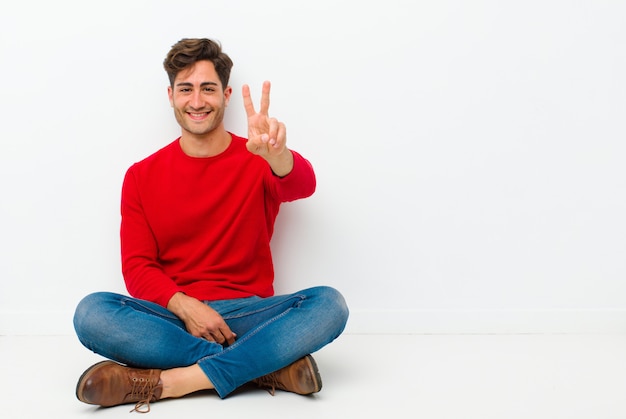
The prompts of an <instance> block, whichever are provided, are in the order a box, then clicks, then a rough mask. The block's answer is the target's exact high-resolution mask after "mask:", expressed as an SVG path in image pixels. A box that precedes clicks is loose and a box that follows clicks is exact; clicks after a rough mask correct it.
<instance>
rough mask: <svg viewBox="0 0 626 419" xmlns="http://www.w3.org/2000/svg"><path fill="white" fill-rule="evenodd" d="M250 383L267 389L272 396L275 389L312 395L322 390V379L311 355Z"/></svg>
mask: <svg viewBox="0 0 626 419" xmlns="http://www.w3.org/2000/svg"><path fill="white" fill-rule="evenodd" d="M252 382H253V383H255V384H257V385H258V386H259V387H265V388H267V389H268V391H269V392H270V394H271V395H272V396H273V395H274V391H275V390H276V389H279V390H285V391H291V392H292V393H297V394H313V393H317V392H318V391H320V390H321V389H322V377H320V373H319V371H318V369H317V364H316V363H315V360H314V359H313V357H312V356H311V355H307V356H305V357H304V358H300V359H299V360H297V361H296V362H294V363H293V364H289V365H287V366H286V367H284V368H281V369H279V370H278V371H274V372H273V373H271V374H267V375H264V376H263V377H259V378H257V379H256V380H252Z"/></svg>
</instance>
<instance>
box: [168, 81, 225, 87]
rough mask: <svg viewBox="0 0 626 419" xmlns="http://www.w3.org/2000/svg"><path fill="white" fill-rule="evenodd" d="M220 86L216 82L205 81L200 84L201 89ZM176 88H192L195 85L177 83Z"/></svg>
mask: <svg viewBox="0 0 626 419" xmlns="http://www.w3.org/2000/svg"><path fill="white" fill-rule="evenodd" d="M217 85H218V84H217V83H216V82H214V81H205V82H202V83H200V87H205V86H217ZM176 86H190V87H193V83H189V82H181V83H176Z"/></svg>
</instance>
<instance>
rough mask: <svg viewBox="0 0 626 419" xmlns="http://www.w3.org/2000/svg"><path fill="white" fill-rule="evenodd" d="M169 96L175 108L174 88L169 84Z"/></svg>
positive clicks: (171, 104)
mask: <svg viewBox="0 0 626 419" xmlns="http://www.w3.org/2000/svg"><path fill="white" fill-rule="evenodd" d="M167 97H168V98H169V100H170V106H171V107H172V108H173V107H174V90H173V89H172V86H167Z"/></svg>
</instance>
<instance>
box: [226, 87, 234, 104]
mask: <svg viewBox="0 0 626 419" xmlns="http://www.w3.org/2000/svg"><path fill="white" fill-rule="evenodd" d="M232 94H233V88H232V87H230V86H226V89H224V105H225V106H228V102H230V96H231V95H232Z"/></svg>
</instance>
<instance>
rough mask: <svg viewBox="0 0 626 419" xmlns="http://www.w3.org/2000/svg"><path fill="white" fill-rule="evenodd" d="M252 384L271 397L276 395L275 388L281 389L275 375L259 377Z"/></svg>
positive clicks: (280, 384)
mask: <svg viewBox="0 0 626 419" xmlns="http://www.w3.org/2000/svg"><path fill="white" fill-rule="evenodd" d="M254 382H255V383H256V384H257V385H258V386H259V387H263V388H265V389H266V390H267V391H268V392H269V393H270V394H271V395H272V396H273V395H274V393H276V388H282V387H281V386H282V383H281V382H280V381H279V380H278V377H277V374H274V373H272V374H267V375H264V376H263V377H259V378H257V379H256V380H254Z"/></svg>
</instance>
